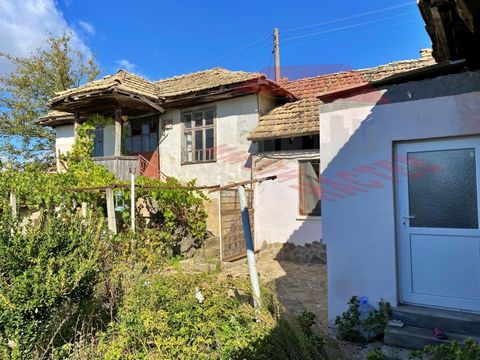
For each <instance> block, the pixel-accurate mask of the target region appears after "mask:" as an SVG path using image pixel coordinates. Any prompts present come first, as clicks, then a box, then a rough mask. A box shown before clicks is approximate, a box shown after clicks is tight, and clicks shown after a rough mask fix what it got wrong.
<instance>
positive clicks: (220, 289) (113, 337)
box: [76, 272, 324, 359]
mask: <svg viewBox="0 0 480 360" xmlns="http://www.w3.org/2000/svg"><path fill="white" fill-rule="evenodd" d="M124 285H125V294H124V296H123V298H122V300H121V305H120V307H119V311H118V319H117V321H115V322H113V323H111V324H110V326H109V328H108V330H107V331H105V332H103V333H102V334H101V335H99V337H98V339H99V340H98V343H96V344H94V345H92V346H91V347H90V348H89V350H88V352H89V353H90V354H92V353H95V356H94V358H98V359H322V358H324V355H323V342H322V341H321V339H320V338H319V337H317V336H316V335H314V334H313V332H311V330H310V328H311V325H312V322H313V321H314V317H312V316H310V315H304V316H303V319H302V320H298V319H296V318H292V317H283V318H281V319H279V318H277V317H276V316H274V315H272V314H271V313H270V312H269V311H268V310H266V309H265V308H263V309H261V310H255V309H254V308H253V306H252V305H251V296H250V293H249V291H248V286H247V284H246V283H244V282H243V281H241V282H233V281H225V280H219V279H218V278H217V276H216V275H215V274H205V273H204V274H186V273H177V272H167V273H163V274H162V273H157V274H138V275H137V276H136V277H135V279H134V281H133V282H132V283H130V284H124ZM197 291H200V292H201V294H202V296H203V297H204V301H203V302H200V301H199V300H198V299H197V298H196V296H195V295H196V292H197ZM234 294H235V295H234ZM313 339H315V341H312V340H313ZM76 351H77V352H79V351H86V350H85V347H81V348H80V349H77V350H76Z"/></svg>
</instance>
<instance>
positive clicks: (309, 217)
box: [297, 215, 322, 221]
mask: <svg viewBox="0 0 480 360" xmlns="http://www.w3.org/2000/svg"><path fill="white" fill-rule="evenodd" d="M297 220H301V221H305V220H314V221H318V220H322V216H321V215H297Z"/></svg>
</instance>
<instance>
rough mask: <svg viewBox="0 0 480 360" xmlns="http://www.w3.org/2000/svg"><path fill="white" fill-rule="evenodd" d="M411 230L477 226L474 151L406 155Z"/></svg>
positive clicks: (459, 150)
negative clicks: (417, 228) (413, 228)
mask: <svg viewBox="0 0 480 360" xmlns="http://www.w3.org/2000/svg"><path fill="white" fill-rule="evenodd" d="M407 161H408V197H409V206H410V214H409V215H410V216H415V217H414V218H412V219H410V226H411V227H433V228H467V229H473V228H477V227H478V215H477V185H476V184H477V179H476V165H475V149H455V150H442V151H427V152H415V153H409V154H408V155H407Z"/></svg>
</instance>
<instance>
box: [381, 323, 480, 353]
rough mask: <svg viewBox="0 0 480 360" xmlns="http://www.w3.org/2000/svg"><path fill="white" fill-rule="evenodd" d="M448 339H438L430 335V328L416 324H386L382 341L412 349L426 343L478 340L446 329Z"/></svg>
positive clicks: (460, 342) (478, 338) (423, 345)
mask: <svg viewBox="0 0 480 360" xmlns="http://www.w3.org/2000/svg"><path fill="white" fill-rule="evenodd" d="M445 334H446V335H447V337H448V339H446V340H440V339H437V338H435V337H434V336H433V335H432V329H431V328H423V327H416V326H410V325H407V326H404V327H403V328H397V327H392V326H387V328H386V329H385V337H384V339H383V342H384V344H385V345H388V346H394V347H401V348H406V349H412V350H419V349H423V348H424V347H425V346H427V345H440V344H449V343H451V342H452V341H454V340H455V341H457V342H458V343H459V344H463V343H464V341H465V339H467V338H472V340H473V341H475V342H477V343H478V342H480V337H478V336H468V335H465V334H458V333H453V332H448V331H446V332H445Z"/></svg>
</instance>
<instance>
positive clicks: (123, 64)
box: [115, 59, 137, 72]
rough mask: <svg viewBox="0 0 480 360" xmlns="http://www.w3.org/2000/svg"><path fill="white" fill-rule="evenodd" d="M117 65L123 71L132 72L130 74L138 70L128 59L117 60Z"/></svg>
mask: <svg viewBox="0 0 480 360" xmlns="http://www.w3.org/2000/svg"><path fill="white" fill-rule="evenodd" d="M115 64H117V65H118V66H120V67H121V68H122V69H125V70H127V71H130V72H133V71H135V70H136V69H137V65H136V64H133V63H131V62H130V61H128V60H127V59H121V60H117V61H115Z"/></svg>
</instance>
